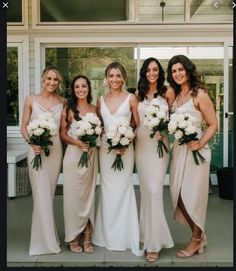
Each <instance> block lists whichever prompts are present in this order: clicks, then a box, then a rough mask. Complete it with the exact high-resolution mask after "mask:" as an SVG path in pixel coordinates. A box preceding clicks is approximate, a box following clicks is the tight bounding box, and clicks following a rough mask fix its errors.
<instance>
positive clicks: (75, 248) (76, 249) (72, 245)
mask: <svg viewBox="0 0 236 271" xmlns="http://www.w3.org/2000/svg"><path fill="white" fill-rule="evenodd" d="M68 245H69V247H70V250H71V251H72V252H75V253H81V252H83V248H82V247H81V246H80V245H79V241H78V240H73V241H72V242H69V243H68Z"/></svg>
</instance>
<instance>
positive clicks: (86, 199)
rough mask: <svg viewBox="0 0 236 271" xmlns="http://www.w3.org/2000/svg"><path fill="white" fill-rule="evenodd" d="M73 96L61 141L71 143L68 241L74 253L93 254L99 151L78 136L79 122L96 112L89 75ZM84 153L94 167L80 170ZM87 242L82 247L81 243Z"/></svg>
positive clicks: (77, 82) (79, 80) (78, 81)
mask: <svg viewBox="0 0 236 271" xmlns="http://www.w3.org/2000/svg"><path fill="white" fill-rule="evenodd" d="M71 89H72V97H71V99H70V101H69V103H68V106H67V107H66V109H65V110H64V112H63V114H62V120H61V131H60V135H61V139H62V140H63V141H64V142H65V143H67V148H66V152H65V156H64V159H63V175H64V185H63V199H64V223H65V241H66V242H67V243H68V244H69V246H70V249H71V251H73V252H82V251H83V249H84V251H85V252H87V253H92V252H93V246H92V245H91V242H90V239H91V234H92V230H93V227H94V198H95V187H96V180H97V173H98V166H97V163H98V161H97V150H96V148H90V147H89V144H87V143H84V142H82V141H81V140H79V139H78V136H76V135H75V130H76V128H77V127H76V122H77V121H79V120H81V119H82V118H83V116H84V115H85V114H86V113H96V107H95V106H94V105H92V104H90V103H91V101H92V95H91V84H90V81H89V80H88V78H87V77H86V76H83V75H78V76H76V77H75V78H74V80H73V82H72V85H71ZM84 151H88V153H89V159H90V164H89V166H88V168H87V167H78V163H79V160H80V158H81V156H82V153H83V152H84ZM81 240H82V241H83V247H81V244H80V241H81Z"/></svg>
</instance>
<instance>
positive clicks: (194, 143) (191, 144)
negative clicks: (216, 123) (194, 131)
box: [187, 140, 203, 151]
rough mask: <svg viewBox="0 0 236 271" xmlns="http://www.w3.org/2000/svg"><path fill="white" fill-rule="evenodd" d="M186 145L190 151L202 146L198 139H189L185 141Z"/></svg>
mask: <svg viewBox="0 0 236 271" xmlns="http://www.w3.org/2000/svg"><path fill="white" fill-rule="evenodd" d="M187 147H188V148H189V149H190V150H191V151H197V150H200V149H201V148H202V147H203V146H201V144H200V143H199V140H198V141H194V140H193V141H190V142H189V143H187Z"/></svg>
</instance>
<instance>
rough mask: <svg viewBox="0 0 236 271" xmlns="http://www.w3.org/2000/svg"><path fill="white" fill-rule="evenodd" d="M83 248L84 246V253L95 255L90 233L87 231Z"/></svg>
mask: <svg viewBox="0 0 236 271" xmlns="http://www.w3.org/2000/svg"><path fill="white" fill-rule="evenodd" d="M86 233H87V236H88V237H89V240H87V241H85V235H86ZM83 246H84V252H86V253H93V246H92V244H91V241H90V231H85V232H84V241H83Z"/></svg>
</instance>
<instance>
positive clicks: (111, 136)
mask: <svg viewBox="0 0 236 271" xmlns="http://www.w3.org/2000/svg"><path fill="white" fill-rule="evenodd" d="M115 134H116V133H115V132H114V131H107V133H106V137H107V138H108V139H112V138H114V137H115Z"/></svg>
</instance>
